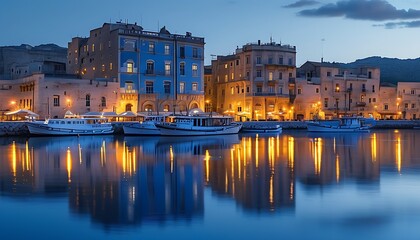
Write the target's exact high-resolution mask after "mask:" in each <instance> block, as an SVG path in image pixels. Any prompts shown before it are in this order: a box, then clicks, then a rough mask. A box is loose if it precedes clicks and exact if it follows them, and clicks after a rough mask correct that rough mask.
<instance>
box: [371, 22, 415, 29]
mask: <svg viewBox="0 0 420 240" xmlns="http://www.w3.org/2000/svg"><path fill="white" fill-rule="evenodd" d="M373 26H374V27H385V28H387V29H394V28H419V27H420V20H418V21H411V22H388V23H385V24H374V25H373Z"/></svg>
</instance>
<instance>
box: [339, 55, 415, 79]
mask: <svg viewBox="0 0 420 240" xmlns="http://www.w3.org/2000/svg"><path fill="white" fill-rule="evenodd" d="M343 66H345V67H349V68H353V67H363V66H365V67H366V66H370V67H379V68H380V69H381V83H385V82H387V83H393V84H396V83H397V82H420V58H416V59H398V58H384V57H368V58H364V59H358V60H356V61H354V62H352V63H347V64H343Z"/></svg>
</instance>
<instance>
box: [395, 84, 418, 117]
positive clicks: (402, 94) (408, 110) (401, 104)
mask: <svg viewBox="0 0 420 240" xmlns="http://www.w3.org/2000/svg"><path fill="white" fill-rule="evenodd" d="M419 107H420V83H419V82H399V83H398V86H397V110H398V113H399V114H400V116H401V118H402V119H418V118H419V117H420V108H419Z"/></svg>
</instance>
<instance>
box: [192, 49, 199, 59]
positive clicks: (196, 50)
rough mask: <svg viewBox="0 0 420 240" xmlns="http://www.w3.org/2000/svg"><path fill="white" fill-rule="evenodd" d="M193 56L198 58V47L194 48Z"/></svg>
mask: <svg viewBox="0 0 420 240" xmlns="http://www.w3.org/2000/svg"><path fill="white" fill-rule="evenodd" d="M193 58H198V49H197V48H193Z"/></svg>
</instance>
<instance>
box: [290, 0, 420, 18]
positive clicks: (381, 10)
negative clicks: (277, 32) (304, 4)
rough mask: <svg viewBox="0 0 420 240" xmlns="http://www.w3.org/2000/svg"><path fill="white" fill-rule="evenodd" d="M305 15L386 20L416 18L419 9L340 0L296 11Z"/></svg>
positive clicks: (374, 0) (371, 0)
mask: <svg viewBox="0 0 420 240" xmlns="http://www.w3.org/2000/svg"><path fill="white" fill-rule="evenodd" d="M298 15H300V16H306V17H344V18H348V19H357V20H371V21H386V20H396V19H418V18H420V10H415V9H408V10H405V9H397V8H396V7H394V6H393V5H391V4H390V3H388V2H387V1H385V0H341V1H338V2H336V3H330V4H325V5H323V6H321V7H319V8H316V9H308V10H302V11H300V12H299V13H298Z"/></svg>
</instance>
